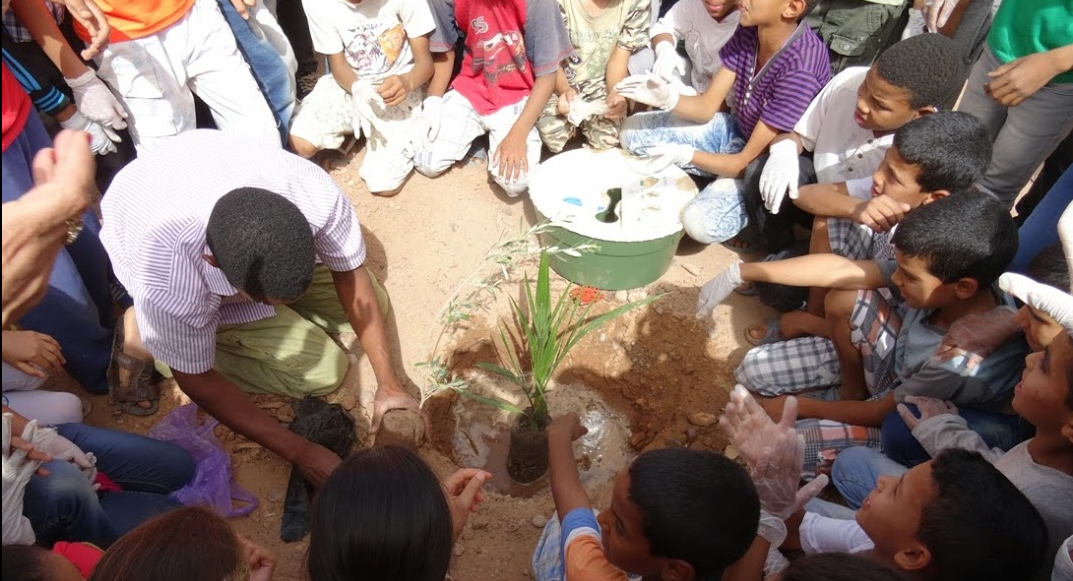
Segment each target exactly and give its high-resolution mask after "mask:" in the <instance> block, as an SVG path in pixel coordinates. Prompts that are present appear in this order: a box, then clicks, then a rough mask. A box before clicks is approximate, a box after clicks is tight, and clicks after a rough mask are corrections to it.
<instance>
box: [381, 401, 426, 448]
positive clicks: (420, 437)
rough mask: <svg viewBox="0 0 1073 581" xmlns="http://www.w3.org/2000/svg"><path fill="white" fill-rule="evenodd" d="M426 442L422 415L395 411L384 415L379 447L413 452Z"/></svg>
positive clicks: (406, 411)
mask: <svg viewBox="0 0 1073 581" xmlns="http://www.w3.org/2000/svg"><path fill="white" fill-rule="evenodd" d="M423 441H425V423H424V421H423V420H422V419H421V415H420V414H418V413H416V412H413V411H410V410H394V411H391V412H388V413H387V414H386V415H384V421H383V423H382V424H380V431H379V432H378V433H377V434H376V445H377V446H389V445H392V446H402V447H404V448H408V449H410V450H413V451H417V448H418V447H419V446H420V445H421V442H423Z"/></svg>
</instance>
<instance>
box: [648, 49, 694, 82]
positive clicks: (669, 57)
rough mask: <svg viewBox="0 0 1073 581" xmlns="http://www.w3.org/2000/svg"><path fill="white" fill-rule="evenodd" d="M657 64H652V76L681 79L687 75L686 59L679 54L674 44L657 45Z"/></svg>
mask: <svg viewBox="0 0 1073 581" xmlns="http://www.w3.org/2000/svg"><path fill="white" fill-rule="evenodd" d="M655 52H656V62H654V63H652V74H653V75H656V76H657V77H661V78H664V79H667V80H668V81H670V80H672V79H677V78H680V77H681V76H682V75H684V74H686V59H685V57H683V56H682V55H680V54H678V51H677V50H675V48H674V44H673V43H670V42H666V41H664V42H661V43H659V44H657V45H656V51H655Z"/></svg>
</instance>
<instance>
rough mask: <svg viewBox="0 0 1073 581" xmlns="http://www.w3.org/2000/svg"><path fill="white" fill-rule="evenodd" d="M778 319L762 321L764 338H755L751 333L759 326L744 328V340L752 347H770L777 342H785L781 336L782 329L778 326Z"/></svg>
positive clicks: (770, 318)
mask: <svg viewBox="0 0 1073 581" xmlns="http://www.w3.org/2000/svg"><path fill="white" fill-rule="evenodd" d="M779 320H780V319H779V317H769V318H768V319H767V320H766V321H764V336H763V337H760V338H757V337H756V335H754V334H753V331H754V330H756V329H758V328H759V327H760V325H752V326H749V327H746V328H745V340H746V341H748V342H749V344H750V345H752V346H754V347H759V346H761V345H770V344H772V343H778V342H779V341H785V339H784V338H783V336H782V329H781V328H780V325H779Z"/></svg>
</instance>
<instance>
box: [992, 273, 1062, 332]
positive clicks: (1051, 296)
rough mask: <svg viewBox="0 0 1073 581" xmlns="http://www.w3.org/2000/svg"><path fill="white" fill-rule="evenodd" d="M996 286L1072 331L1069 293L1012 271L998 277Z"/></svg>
mask: <svg viewBox="0 0 1073 581" xmlns="http://www.w3.org/2000/svg"><path fill="white" fill-rule="evenodd" d="M998 286H999V288H1001V289H1002V290H1004V291H1006V292H1008V293H1010V294H1011V295H1013V296H1015V297H1017V298H1019V299H1021V300H1022V301H1024V302H1025V303H1028V304H1029V305H1032V307H1034V308H1036V309H1039V310H1041V311H1043V312H1044V313H1047V315H1048V316H1050V317H1051V318H1052V319H1054V320H1055V321H1056V322H1057V323H1058V324H1059V325H1062V328H1063V329H1065V330H1066V332H1067V333H1073V296H1070V295H1069V293H1066V292H1064V291H1060V290H1058V289H1056V288H1054V287H1053V286H1048V285H1045V284H1040V283H1038V282H1036V281H1034V280H1032V279H1030V278H1028V277H1027V276H1022V275H1020V274H1016V273H1013V272H1007V273H1005V274H1003V275H1002V276H1000V277H998Z"/></svg>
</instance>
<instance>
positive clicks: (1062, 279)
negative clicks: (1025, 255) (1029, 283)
mask: <svg viewBox="0 0 1073 581" xmlns="http://www.w3.org/2000/svg"><path fill="white" fill-rule="evenodd" d="M1028 276H1029V277H1031V278H1032V280H1034V281H1036V282H1038V283H1041V284H1045V285H1047V286H1053V287H1054V288H1056V289H1059V290H1062V291H1068V290H1069V265H1068V264H1067V263H1066V253H1065V250H1063V249H1062V243H1061V242H1055V243H1054V244H1051V245H1050V246H1048V247H1047V248H1044V249H1043V250H1042V251H1040V253H1039V254H1037V255H1036V257H1035V258H1033V259H1032V262H1030V263H1028Z"/></svg>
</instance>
